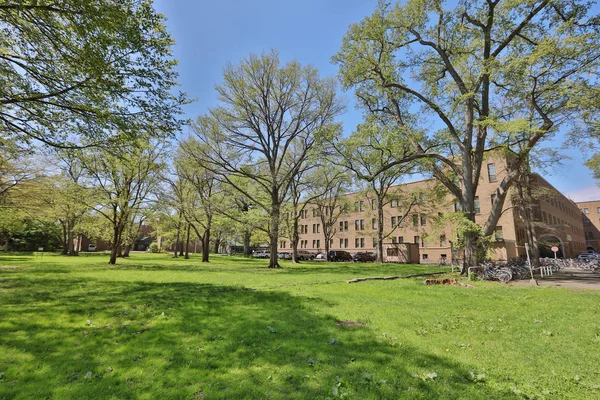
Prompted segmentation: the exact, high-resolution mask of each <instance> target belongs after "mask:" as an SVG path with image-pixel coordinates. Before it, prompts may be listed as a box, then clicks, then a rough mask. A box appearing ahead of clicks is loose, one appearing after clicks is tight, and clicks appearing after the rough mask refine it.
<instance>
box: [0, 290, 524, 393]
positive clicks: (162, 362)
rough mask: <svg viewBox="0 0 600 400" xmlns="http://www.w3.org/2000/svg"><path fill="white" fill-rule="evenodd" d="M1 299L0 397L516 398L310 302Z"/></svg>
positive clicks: (130, 296)
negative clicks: (340, 321)
mask: <svg viewBox="0 0 600 400" xmlns="http://www.w3.org/2000/svg"><path fill="white" fill-rule="evenodd" d="M0 293H2V300H1V304H0V306H1V307H0V337H2V341H1V342H0V349H1V351H2V354H3V357H2V360H1V361H0V372H1V373H2V375H1V379H0V380H1V382H0V398H23V399H26V398H27V399H29V398H79V399H81V398H206V399H219V398H223V399H238V398H282V399H283V398H285V399H289V398H298V399H307V398H311V399H315V398H334V397H337V396H345V397H347V398H353V399H368V398H372V399H384V398H470V399H473V398H486V399H489V398H503V399H505V398H511V397H515V395H514V394H513V393H512V392H509V393H507V392H500V391H498V390H497V389H495V388H491V387H489V386H487V385H485V384H483V383H473V382H471V381H470V380H469V379H468V376H469V375H468V368H467V366H465V365H459V364H457V363H454V362H452V361H451V360H450V359H446V358H442V357H438V356H435V355H431V354H424V353H421V352H418V351H416V350H415V349H414V348H412V347H410V346H407V345H398V346H397V347H396V345H395V342H394V343H393V342H391V341H389V340H388V339H386V338H383V337H381V336H379V337H377V336H376V335H375V334H374V332H372V331H371V330H370V329H369V327H368V326H366V327H343V326H338V324H336V318H335V317H334V316H331V315H329V314H328V312H327V310H328V308H327V304H326V303H324V302H322V301H321V300H319V299H315V298H305V297H302V296H292V295H290V294H287V293H280V292H274V291H266V292H262V291H250V290H243V289H237V288H234V287H227V286H213V285H199V284H187V283H170V284H153V283H123V282H102V281H94V280H79V279H66V280H58V279H53V280H48V279H43V278H15V279H4V280H0ZM400 341H401V340H400ZM433 372H435V375H434V374H432V373H433Z"/></svg>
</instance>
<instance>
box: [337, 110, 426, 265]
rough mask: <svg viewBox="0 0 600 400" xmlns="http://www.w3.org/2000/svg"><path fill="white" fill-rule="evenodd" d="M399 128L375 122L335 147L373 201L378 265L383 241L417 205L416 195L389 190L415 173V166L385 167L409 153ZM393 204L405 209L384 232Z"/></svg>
mask: <svg viewBox="0 0 600 400" xmlns="http://www.w3.org/2000/svg"><path fill="white" fill-rule="evenodd" d="M402 136H403V135H399V134H398V132H397V128H396V127H390V126H386V125H385V124H382V123H379V122H377V121H376V120H373V119H371V120H370V121H368V122H366V123H364V124H361V125H359V126H358V127H357V129H356V131H355V132H353V133H352V135H350V137H348V138H347V139H345V140H344V141H342V142H341V143H339V144H337V145H335V148H336V150H337V152H338V154H339V155H340V156H341V160H342V161H341V162H342V164H343V165H344V166H345V167H346V168H348V169H349V170H350V171H351V172H352V173H353V174H354V175H355V178H356V179H357V181H358V183H359V186H360V184H364V185H365V186H366V187H365V192H366V194H367V197H372V198H371V209H372V210H373V211H375V212H376V213H377V214H376V218H374V220H376V221H377V222H376V226H374V227H373V228H374V229H376V230H377V239H376V240H377V262H379V263H382V262H383V241H384V239H386V238H388V237H389V236H390V235H391V234H392V233H393V232H394V231H395V230H396V228H397V227H399V226H401V225H402V223H403V221H404V219H405V218H406V216H407V215H408V214H409V213H410V211H411V210H412V208H413V206H414V205H416V204H417V203H418V200H419V199H418V196H416V195H415V194H412V193H411V194H407V195H402V193H399V192H394V193H393V194H392V193H390V188H392V186H394V185H397V184H398V183H399V182H400V180H401V179H402V177H403V176H406V175H410V174H412V173H414V172H416V165H415V164H414V163H402V164H394V165H393V166H391V167H389V168H385V167H386V166H388V165H390V164H392V163H394V161H395V160H396V159H398V158H405V156H404V155H406V154H409V153H410V149H409V146H408V144H407V143H406V142H405V141H403V140H402ZM391 202H394V203H395V204H397V206H398V207H400V204H401V205H402V207H403V208H404V211H403V213H402V215H398V216H397V219H396V216H394V220H395V221H397V222H396V223H395V224H394V225H392V226H390V229H389V230H387V231H386V230H385V229H384V227H385V225H386V224H385V223H384V214H383V210H384V206H386V205H388V204H389V203H391Z"/></svg>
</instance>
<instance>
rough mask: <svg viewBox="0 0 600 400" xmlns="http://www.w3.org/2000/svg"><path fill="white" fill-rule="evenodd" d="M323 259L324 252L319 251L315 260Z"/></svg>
mask: <svg viewBox="0 0 600 400" xmlns="http://www.w3.org/2000/svg"><path fill="white" fill-rule="evenodd" d="M324 259H325V253H319V254H317V255H316V256H315V260H324Z"/></svg>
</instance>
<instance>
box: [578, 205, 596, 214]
mask: <svg viewBox="0 0 600 400" xmlns="http://www.w3.org/2000/svg"><path fill="white" fill-rule="evenodd" d="M581 211H583V213H584V214H589V213H590V209H589V208H587V207H584V208H582V209H581ZM596 212H597V213H598V214H600V207H598V208H596Z"/></svg>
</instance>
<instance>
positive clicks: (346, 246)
mask: <svg viewBox="0 0 600 400" xmlns="http://www.w3.org/2000/svg"><path fill="white" fill-rule="evenodd" d="M344 248H346V249H347V248H348V239H344Z"/></svg>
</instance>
